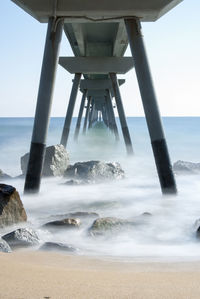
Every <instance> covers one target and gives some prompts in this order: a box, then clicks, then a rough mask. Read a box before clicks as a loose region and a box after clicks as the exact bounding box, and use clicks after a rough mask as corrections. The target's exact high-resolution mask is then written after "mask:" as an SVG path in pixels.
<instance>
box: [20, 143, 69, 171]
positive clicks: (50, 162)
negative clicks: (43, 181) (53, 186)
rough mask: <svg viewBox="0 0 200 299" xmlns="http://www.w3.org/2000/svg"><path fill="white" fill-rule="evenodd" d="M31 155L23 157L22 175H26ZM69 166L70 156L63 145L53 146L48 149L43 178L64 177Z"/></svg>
mask: <svg viewBox="0 0 200 299" xmlns="http://www.w3.org/2000/svg"><path fill="white" fill-rule="evenodd" d="M28 159H29V153H27V154H25V155H24V156H23V157H21V169H22V173H23V174H25V173H26V169H27V164H28ZM68 166H69V155H68V153H67V151H66V149H65V148H64V146H63V145H61V144H58V145H53V146H48V147H47V148H46V154H45V160H44V166H43V172H42V174H43V176H62V175H63V174H64V172H65V170H66V169H67V167H68Z"/></svg>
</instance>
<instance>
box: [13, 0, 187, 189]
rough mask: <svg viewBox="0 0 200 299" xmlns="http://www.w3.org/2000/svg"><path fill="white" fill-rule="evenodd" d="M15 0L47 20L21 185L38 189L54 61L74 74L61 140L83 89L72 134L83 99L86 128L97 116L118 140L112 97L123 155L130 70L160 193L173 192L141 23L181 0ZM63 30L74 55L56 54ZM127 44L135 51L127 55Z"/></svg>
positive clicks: (130, 147) (129, 145) (129, 147)
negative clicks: (125, 93)
mask: <svg viewBox="0 0 200 299" xmlns="http://www.w3.org/2000/svg"><path fill="white" fill-rule="evenodd" d="M12 1H13V2H14V3H16V4H17V5H18V6H20V7H21V8H22V9H24V10H25V11H26V12H27V13H29V14H30V15H31V16H32V17H34V18H36V19H37V20H38V21H39V22H42V23H48V28H47V35H46V43H45V49H44V57H43V63H42V71H41V77H40V85H39V91H38V99H37V107H36V113H35V120H34V127H33V134H32V141H31V147H30V158H29V163H28V168H27V174H26V179H25V187H24V191H25V192H26V193H29V192H38V191H39V188H40V182H41V173H42V166H43V162H44V156H45V148H46V138H47V133H48V127H49V119H50V112H51V105H52V99H53V88H54V84H55V76H56V69H57V66H58V63H59V64H60V65H61V66H62V67H64V68H65V69H66V71H67V72H70V73H71V74H73V75H74V79H73V84H72V88H71V94H70V99H69V104H68V107H67V109H66V117H65V123H64V127H63V131H62V134H61V141H60V142H61V144H63V145H64V146H66V145H67V142H68V136H69V132H70V126H71V120H72V117H73V111H74V106H75V103H76V97H77V93H78V90H80V91H81V92H82V101H81V105H80V110H79V115H78V120H77V124H76V130H75V133H74V138H75V140H77V139H78V135H79V134H80V128H81V121H82V117H83V112H84V107H85V106H86V112H85V119H84V125H83V133H85V132H86V130H87V128H91V126H92V124H93V123H94V122H95V121H97V120H98V119H102V120H103V121H104V123H105V125H106V126H107V127H108V128H109V129H110V130H111V131H112V132H113V134H114V135H115V138H116V139H117V140H118V138H119V133H118V128H117V125H116V121H115V113H114V111H113V103H114V105H116V107H117V111H118V115H119V120H120V125H121V130H122V134H123V138H124V142H125V146H126V151H127V154H128V155H133V144H134V140H133V141H132V140H131V138H130V133H129V128H128V125H127V121H126V116H125V112H124V108H123V99H122V97H121V93H120V85H121V84H126V83H125V81H124V80H119V79H118V77H117V75H118V74H124V75H125V74H126V73H127V72H128V71H130V70H131V69H135V72H136V76H137V80H138V85H139V89H140V93H141V99H142V104H143V107H144V112H145V117H146V121H147V126H148V130H149V135H150V140H151V145H152V150H153V154H154V159H155V164H156V167H157V172H158V177H159V181H160V186H161V190H162V193H163V194H176V192H177V190H176V183H175V179H174V175H173V172H172V167H171V162H170V157H169V153H168V148H167V143H166V139H165V135H164V130H163V126H162V121H161V117H160V113H159V108H158V103H157V99H156V96H155V91H154V86H153V81H152V77H151V71H150V68H149V63H148V58H147V54H146V50H145V46H144V41H143V35H142V31H141V22H152V21H156V20H157V19H159V18H160V17H162V16H163V15H164V14H166V13H167V12H168V11H170V10H171V9H173V8H174V7H175V6H176V5H177V4H179V3H180V2H181V1H182V0H164V1H159V0H140V1H138V0H124V1H123V2H121V1H118V0H115V1H114V0H108V1H96V0H93V1H91V0H85V1H81V0H79V1H72V0H64V1H59V0H51V1H46V0H45V1H40V2H38V1H34V0H12ZM63 31H64V33H65V34H66V36H67V38H68V40H69V43H70V45H71V48H72V51H73V53H74V57H60V58H59V45H60V41H61V38H62V33H63ZM128 44H129V45H130V48H131V53H132V57H124V53H125V51H126V49H127V46H128ZM85 103H87V105H85Z"/></svg>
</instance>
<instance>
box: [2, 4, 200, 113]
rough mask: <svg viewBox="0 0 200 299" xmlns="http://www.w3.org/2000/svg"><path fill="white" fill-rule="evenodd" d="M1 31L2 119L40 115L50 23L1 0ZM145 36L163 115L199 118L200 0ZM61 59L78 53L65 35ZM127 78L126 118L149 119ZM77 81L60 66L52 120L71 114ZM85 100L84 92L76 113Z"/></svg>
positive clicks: (131, 76) (147, 28)
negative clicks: (69, 106) (70, 102)
mask: <svg viewBox="0 0 200 299" xmlns="http://www.w3.org/2000/svg"><path fill="white" fill-rule="evenodd" d="M0 32H1V47H0V53H1V55H0V66H1V67H0V82H1V83H0V101H1V109H0V117H6V116H13V117H14V116H34V112H35V105H36V99H37V92H38V85H39V78H40V70H41V63H42V57H43V49H44V41H45V35H46V24H40V23H39V22H38V21H36V20H35V19H33V18H32V17H31V16H29V15H28V14H26V13H25V12H24V11H23V10H21V9H20V8H19V7H17V6H16V5H15V4H13V3H12V2H11V1H10V0H1V1H0ZM143 33H144V38H145V44H146V48H147V53H148V57H149V61H150V66H151V71H152V75H153V80H154V86H155V90H156V94H157V98H158V102H159V107H160V110H161V114H162V115H163V116H174V115H177V116H184V115H191V116H199V115H200V0H184V1H183V2H182V3H181V4H179V5H178V6H177V7H176V8H175V9H174V10H172V11H171V12H169V13H168V14H166V15H165V16H163V17H162V18H161V19H160V20H158V21H157V22H154V23H143ZM60 55H61V56H72V55H73V54H72V52H71V49H70V46H69V44H68V42H67V39H66V37H65V35H64V34H63V39H62V45H61V52H60ZM127 55H130V52H129V50H128V51H127ZM122 78H124V76H122ZM125 78H126V79H127V80H126V83H125V85H124V86H123V87H122V88H121V92H122V96H123V100H124V106H125V111H126V114H127V115H128V116H132V115H133V116H140V115H143V108H142V104H141V99H140V94H139V90H138V85H137V81H136V77H135V72H134V70H132V71H130V72H129V73H128V74H127V75H126V76H125ZM72 79H73V78H72V76H71V75H70V74H68V73H67V72H66V71H65V70H63V69H62V68H61V67H60V66H59V67H58V71H57V78H56V86H55V91H54V100H53V107H52V114H51V115H52V116H64V115H65V112H66V108H67V103H68V99H69V94H70V90H71V84H72V82H71V80H72ZM79 101H80V94H79V98H78V101H77V105H76V109H75V113H76V114H77V111H78V107H79Z"/></svg>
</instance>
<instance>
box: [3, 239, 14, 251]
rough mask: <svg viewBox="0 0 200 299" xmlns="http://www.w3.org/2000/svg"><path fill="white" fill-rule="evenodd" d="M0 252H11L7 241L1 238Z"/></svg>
mask: <svg viewBox="0 0 200 299" xmlns="http://www.w3.org/2000/svg"><path fill="white" fill-rule="evenodd" d="M0 252H7V253H9V252H12V250H11V248H10V246H9V245H8V243H7V242H6V241H4V240H3V239H0Z"/></svg>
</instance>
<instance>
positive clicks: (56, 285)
mask: <svg viewBox="0 0 200 299" xmlns="http://www.w3.org/2000/svg"><path fill="white" fill-rule="evenodd" d="M0 265H1V271H0V298H1V299H32V298H34V299H35V298H38V299H39V298H46V299H48V298H53V299H54V298H55V299H62V298H88V299H90V298H92V299H93V298H136V299H137V298H138V299H141V298H154V299H156V298H159V299H165V298H170V299H173V298H176V299H178V298H180V299H184V298H187V299H191V298H199V294H200V284H199V281H200V267H199V266H200V263H199V262H185V263H158V262H153V263H144V262H120V261H111V260H101V259H95V258H89V257H81V256H68V255H65V254H59V253H46V252H15V253H11V254H3V253H1V254H0Z"/></svg>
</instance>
